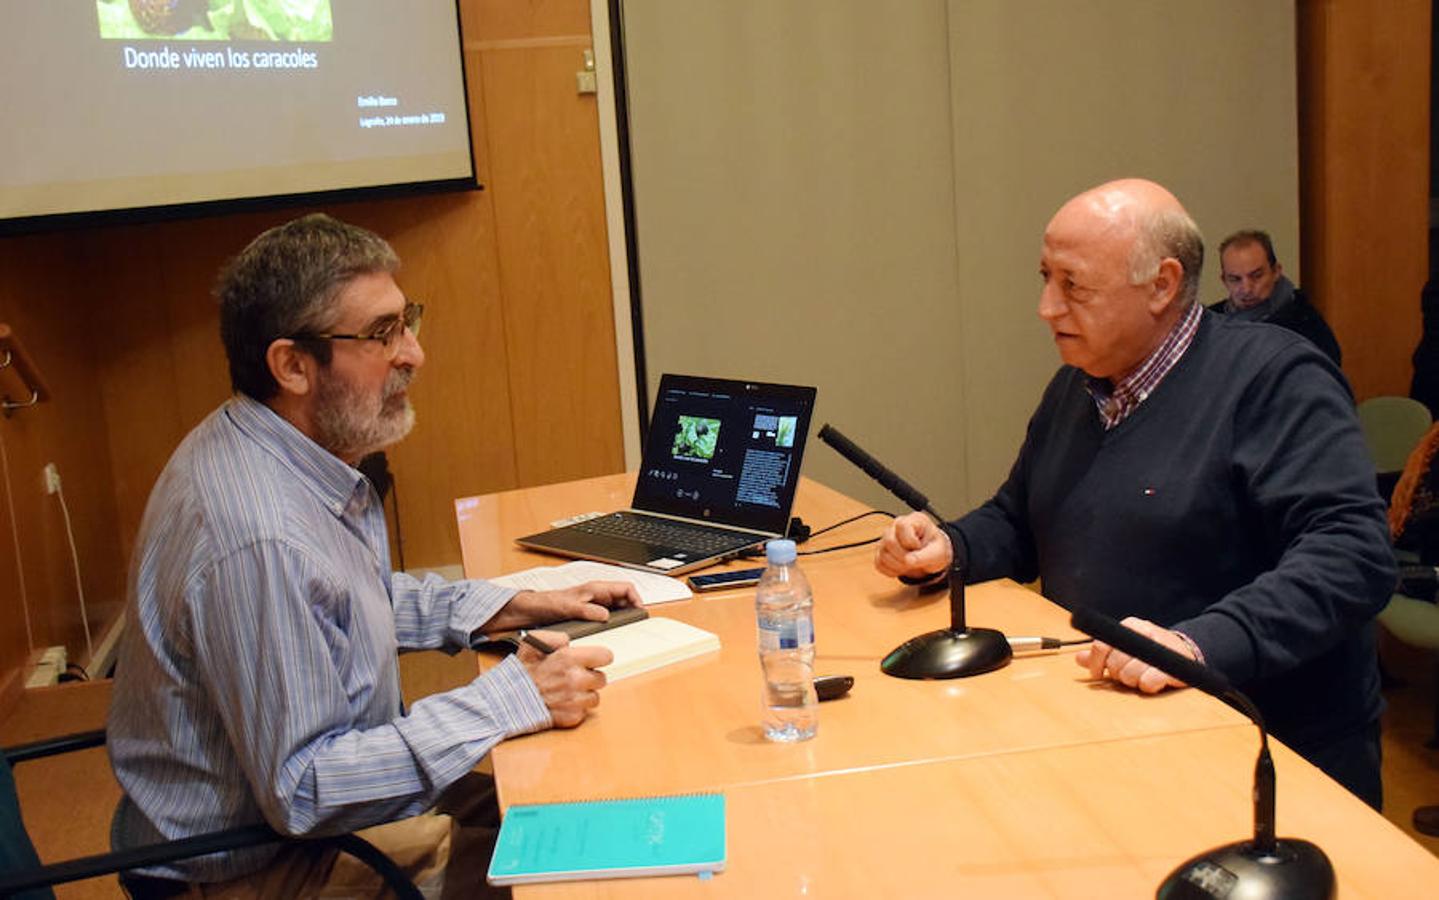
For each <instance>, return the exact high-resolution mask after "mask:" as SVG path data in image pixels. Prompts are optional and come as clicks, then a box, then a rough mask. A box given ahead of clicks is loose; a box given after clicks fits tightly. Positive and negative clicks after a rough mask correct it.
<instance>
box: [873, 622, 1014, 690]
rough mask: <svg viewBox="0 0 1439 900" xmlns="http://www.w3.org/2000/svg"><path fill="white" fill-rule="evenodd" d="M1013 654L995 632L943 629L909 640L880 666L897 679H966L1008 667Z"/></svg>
mask: <svg viewBox="0 0 1439 900" xmlns="http://www.w3.org/2000/svg"><path fill="white" fill-rule="evenodd" d="M1013 656H1014V651H1013V650H1011V649H1010V647H1009V640H1008V639H1007V638H1005V636H1004V634H1003V633H1001V632H998V631H995V630H994V629H993V628H965V629H961V630H956V629H953V628H941V629H939V630H938V631H931V632H929V633H928V634H921V635H920V636H919V637H914V638H910V639H909V640H907V641H905V642H904V643H903V644H900V645H899V646H898V647H895V648H894V649H893V650H891V651H889V655H888V656H886V657H885V658H884V661H883V662H881V663H880V664H879V668H880V670H881V671H883V672H884V674H886V675H893V676H894V677H895V678H964V677H967V676H969V675H979V674H981V673H984V672H992V671H993V670H995V669H998V668H1001V667H1003V666H1004V665H1006V664H1007V663H1008V662H1009V660H1010V658H1011V657H1013Z"/></svg>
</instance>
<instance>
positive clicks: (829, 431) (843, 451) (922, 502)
mask: <svg viewBox="0 0 1439 900" xmlns="http://www.w3.org/2000/svg"><path fill="white" fill-rule="evenodd" d="M819 439H820V440H822V441H824V442H825V443H826V444H829V445H830V446H831V447H833V448H834V449H835V452H837V453H839V455H840V456H843V457H844V458H845V459H847V460H849V461H850V462H851V463H853V464H854V465H855V466H856V467H858V468H859V469H861V470H862V471H863V472H864V474H866V475H868V476H869V477H870V478H873V479H874V480H875V481H878V482H879V483H880V486H881V487H883V488H884V489H885V490H887V491H889V492H890V493H891V494H894V495H895V496H896V497H898V498H899V499H900V500H901V501H903V502H904V504H905V505H906V506H908V507H909V508H910V509H912V510H914V511H915V512H922V513H929V514H930V515H931V516H934V518H935V519H936V520H938V521H943V519H942V518H941V517H940V515H939V514H938V513H936V512H935V511H934V510H932V509H930V508H929V498H928V497H926V496H925V495H923V494H921V493H920V492H919V491H917V490H915V489H914V487H913V486H912V485H910V483H909V482H907V481H905V480H904V479H903V478H900V477H899V476H898V475H896V474H894V473H893V472H891V471H890V470H889V469H888V468H886V467H885V466H884V465H883V464H882V463H881V462H880V461H879V460H877V459H875V458H874V457H873V456H870V455H869V454H868V453H865V452H864V451H863V450H861V449H860V448H859V447H857V446H855V443H854V441H851V440H850V439H849V438H847V437H845V436H844V435H842V434H840V433H839V430H838V429H836V428H834V427H833V426H832V425H830V424H829V423H828V422H826V423H825V424H824V425H822V426H820V429H819Z"/></svg>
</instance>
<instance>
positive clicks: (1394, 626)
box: [1379, 594, 1439, 747]
mask: <svg viewBox="0 0 1439 900" xmlns="http://www.w3.org/2000/svg"><path fill="white" fill-rule="evenodd" d="M1379 624H1381V625H1383V626H1384V628H1385V630H1387V631H1388V632H1389V633H1390V634H1392V635H1394V637H1395V638H1397V639H1398V640H1400V641H1403V642H1404V643H1406V644H1408V645H1409V646H1411V647H1418V648H1419V649H1421V650H1429V651H1431V652H1436V653H1439V606H1436V605H1435V604H1433V603H1430V602H1429V601H1427V600H1416V599H1414V598H1413V597H1406V596H1405V595H1403V594H1395V595H1394V596H1392V597H1390V598H1389V605H1387V606H1385V607H1384V610H1383V611H1382V612H1380V613H1379ZM1429 746H1430V747H1439V698H1436V701H1435V705H1434V733H1433V735H1432V736H1431V737H1430V738H1429Z"/></svg>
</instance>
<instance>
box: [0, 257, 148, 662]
mask: <svg viewBox="0 0 1439 900" xmlns="http://www.w3.org/2000/svg"><path fill="white" fill-rule="evenodd" d="M82 256H83V246H82V245H81V243H80V242H78V241H77V240H76V239H75V238H74V236H73V235H63V234H49V235H34V236H29V237H23V238H10V239H7V240H4V241H0V321H5V322H7V323H9V324H10V325H11V326H12V327H13V328H14V329H15V333H16V335H17V336H18V337H19V339H20V340H21V342H22V343H23V344H24V345H25V347H26V349H27V351H28V353H29V355H30V356H31V358H32V359H33V361H34V362H35V364H36V366H37V367H38V368H39V369H40V370H41V374H42V375H43V376H44V378H45V380H46V382H47V384H48V386H49V388H50V391H51V394H52V399H51V400H50V402H47V403H42V404H40V405H38V406H35V407H32V408H30V409H25V410H21V411H19V412H17V413H15V414H14V415H13V416H10V417H8V418H0V440H3V441H4V442H5V452H6V456H7V459H8V463H9V490H10V491H11V495H12V499H13V502H14V507H15V518H16V525H17V526H18V531H19V543H20V552H19V554H18V558H17V554H16V552H15V549H14V542H13V539H12V534H11V531H10V527H11V521H10V516H9V510H8V507H7V506H6V505H5V504H4V503H3V501H0V681H9V680H10V679H11V678H12V677H18V675H19V673H20V671H21V669H22V668H23V666H24V663H25V661H26V658H27V656H28V649H29V648H28V647H27V645H26V635H25V625H24V612H23V610H22V605H21V587H20V575H21V572H22V571H23V575H24V583H25V591H26V594H27V595H28V600H29V608H30V617H31V622H32V626H33V633H34V641H35V645H36V647H45V646H49V645H52V644H65V645H66V646H67V647H69V650H70V659H71V660H72V661H82V660H81V656H82V654H83V651H84V648H85V639H84V633H83V630H82V628H81V616H80V609H79V593H78V591H77V588H76V584H75V576H74V571H73V568H72V564H71V551H70V543H69V539H68V538H67V536H66V529H65V521H64V515H63V512H62V509H61V506H60V500H59V497H58V496H53V495H48V494H46V492H45V490H44V487H43V482H42V480H41V474H40V472H41V468H42V467H43V466H44V465H45V464H46V463H47V462H53V463H55V465H56V467H57V469H58V471H59V473H60V477H61V483H62V489H63V494H64V499H65V503H66V506H67V507H68V508H69V511H70V515H71V519H72V527H73V531H74V536H75V545H76V550H77V555H78V556H79V560H80V566H81V584H82V586H83V589H84V594H85V598H86V601H87V605H88V608H89V619H90V624H91V631H92V634H93V635H94V636H95V638H96V639H97V640H98V639H99V637H100V635H101V630H102V628H103V626H104V625H105V624H106V623H107V622H108V621H110V620H111V619H113V617H114V616H115V614H116V613H117V612H118V609H119V602H120V600H121V598H122V593H123V575H124V564H123V556H122V554H121V551H120V548H119V545H118V543H117V542H116V540H115V532H114V522H115V519H116V511H115V502H114V495H113V493H112V492H111V490H110V465H109V457H108V454H107V453H106V451H105V438H104V436H105V433H106V429H107V422H106V418H105V408H104V403H103V400H102V397H101V395H100V392H99V389H98V385H97V382H96V379H95V377H94V366H93V360H94V358H95V355H96V352H97V348H96V346H95V345H94V337H95V335H94V332H93V329H92V327H91V319H90V317H89V316H88V315H87V310H88V308H89V307H88V304H87V303H86V302H84V300H83V294H84V293H86V292H91V291H95V290H96V289H97V286H96V285H94V284H91V283H88V282H87V281H86V280H84V279H83V278H81V277H80V275H81V267H80V266H78V265H77V262H78V260H79V259H80V258H82ZM4 384H5V389H6V391H7V392H14V391H16V390H17V388H16V387H14V383H13V381H12V380H11V376H6V380H5V382H4ZM3 489H4V488H3V487H0V490H3Z"/></svg>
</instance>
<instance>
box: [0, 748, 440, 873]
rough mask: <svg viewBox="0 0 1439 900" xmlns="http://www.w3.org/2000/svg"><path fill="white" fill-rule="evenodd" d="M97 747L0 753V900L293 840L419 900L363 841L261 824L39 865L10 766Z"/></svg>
mask: <svg viewBox="0 0 1439 900" xmlns="http://www.w3.org/2000/svg"><path fill="white" fill-rule="evenodd" d="M103 743H105V732H103V731H86V732H80V733H78V734H72V735H67V736H65V737H60V738H54V739H51V740H45V741H36V742H33V743H29V744H22V745H20V746H17V747H9V748H5V749H4V750H3V751H0V754H3V764H0V897H17V898H23V900H42V898H44V900H53V898H54V896H55V895H54V892H52V891H51V890H50V887H51V886H52V885H56V884H64V883H66V882H70V881H79V880H82V879H85V878H95V877H98V876H100V875H110V874H115V873H119V872H125V871H128V870H131V869H139V868H144V867H146V866H154V865H160V864H162V863H167V862H173V861H174V860H178V859H186V858H189V857H192V856H204V855H205V854H208V853H218V852H220V851H222V850H236V849H239V848H241V847H254V846H259V845H261V844H269V843H275V842H278V841H295V840H313V841H315V842H317V843H320V844H324V845H328V846H330V847H333V848H334V849H336V850H339V851H340V852H342V853H348V854H350V855H351V856H354V857H355V858H356V859H359V860H360V861H361V862H363V863H365V864H366V865H368V866H369V867H370V868H372V869H374V870H375V871H376V872H377V873H378V874H379V875H380V877H381V878H383V879H384V881H385V884H386V885H388V886H389V888H390V890H392V891H393V892H394V893H395V896H397V897H400V898H401V900H420V897H421V896H422V895H421V894H420V892H419V889H417V888H416V887H415V885H414V884H413V883H412V882H411V881H410V879H409V877H408V876H407V875H406V874H405V873H404V872H403V871H402V870H401V869H400V868H399V867H398V866H396V865H395V864H394V862H392V861H391V860H390V858H389V857H387V856H386V855H385V854H383V853H381V852H380V851H379V850H377V849H375V847H374V846H373V845H372V844H370V843H369V842H367V841H366V840H364V839H363V838H360V837H357V836H355V835H353V834H345V835H339V836H335V837H323V838H294V837H290V836H288V835H283V834H280V833H279V832H277V831H275V830H274V829H272V828H271V827H270V826H269V825H265V824H259V825H245V826H241V827H239V828H227V829H225V830H223V831H215V832H211V833H209V834H201V835H195V836H193V837H188V838H181V839H179V840H175V841H167V842H164V843H160V844H151V845H149V846H146V847H135V848H133V849H130V850H121V851H116V852H112V853H99V854H96V855H94V856H86V857H82V858H80V859H73V860H68V861H66V862H60V863H51V864H50V865H42V864H41V863H40V859H39V856H38V855H37V854H36V852H35V846H34V844H32V843H31V841H30V836H29V835H28V834H27V833H26V831H25V822H24V820H23V819H22V818H21V816H20V798H19V795H18V794H17V793H16V790H15V780H14V777H13V776H12V774H11V766H13V765H15V764H18V763H21V762H24V761H26V760H31V759H38V758H40V757H43V756H53V755H55V754H57V753H68V752H70V751H72V750H83V749H86V748H88V747H98V746H100V745H101V744H103Z"/></svg>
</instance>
